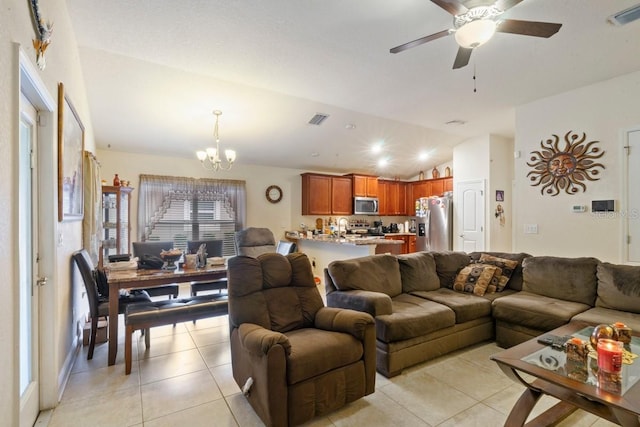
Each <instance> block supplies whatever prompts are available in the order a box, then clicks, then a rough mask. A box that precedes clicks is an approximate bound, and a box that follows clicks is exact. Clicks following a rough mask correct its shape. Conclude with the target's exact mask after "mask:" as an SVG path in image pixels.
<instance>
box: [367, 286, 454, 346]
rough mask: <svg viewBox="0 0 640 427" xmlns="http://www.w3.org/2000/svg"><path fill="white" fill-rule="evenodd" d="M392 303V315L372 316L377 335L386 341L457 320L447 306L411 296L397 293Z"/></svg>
mask: <svg viewBox="0 0 640 427" xmlns="http://www.w3.org/2000/svg"><path fill="white" fill-rule="evenodd" d="M391 305H392V306H393V313H392V314H385V315H382V316H377V317H376V318H375V320H376V338H377V339H378V340H381V341H384V342H387V343H389V342H394V341H400V340H406V339H409V338H415V337H419V336H423V335H426V334H429V333H431V332H433V331H436V330H439V329H443V328H447V327H449V326H453V325H455V322H456V316H455V313H454V312H453V310H451V309H450V308H449V307H447V306H445V305H442V304H438V303H437V302H433V301H429V300H426V299H424V298H418V297H416V296H413V295H409V294H401V295H398V296H396V297H395V298H393V299H392V300H391Z"/></svg>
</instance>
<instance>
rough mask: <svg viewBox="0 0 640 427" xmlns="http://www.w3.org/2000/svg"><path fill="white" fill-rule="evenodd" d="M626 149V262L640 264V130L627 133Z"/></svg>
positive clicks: (624, 212)
mask: <svg viewBox="0 0 640 427" xmlns="http://www.w3.org/2000/svg"><path fill="white" fill-rule="evenodd" d="M623 142H624V148H625V149H626V154H627V156H626V162H625V163H626V174H625V175H626V183H625V187H626V203H627V209H625V210H621V212H622V213H623V214H625V216H624V218H623V221H624V224H625V228H626V236H627V237H626V239H624V241H625V243H626V251H625V252H624V253H625V255H626V259H625V262H628V263H633V264H640V226H638V224H639V223H640V192H639V191H638V190H637V187H635V185H637V183H638V182H640V129H635V130H631V131H629V132H627V134H626V141H623Z"/></svg>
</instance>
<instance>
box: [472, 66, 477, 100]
mask: <svg viewBox="0 0 640 427" xmlns="http://www.w3.org/2000/svg"><path fill="white" fill-rule="evenodd" d="M476 92H477V90H476V63H475V62H474V63H473V93H476Z"/></svg>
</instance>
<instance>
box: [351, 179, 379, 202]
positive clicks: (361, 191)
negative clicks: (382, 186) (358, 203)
mask: <svg viewBox="0 0 640 427" xmlns="http://www.w3.org/2000/svg"><path fill="white" fill-rule="evenodd" d="M347 176H350V177H351V179H352V181H353V196H354V197H356V196H358V197H379V196H380V192H379V185H378V177H377V176H369V175H355V174H352V175H347Z"/></svg>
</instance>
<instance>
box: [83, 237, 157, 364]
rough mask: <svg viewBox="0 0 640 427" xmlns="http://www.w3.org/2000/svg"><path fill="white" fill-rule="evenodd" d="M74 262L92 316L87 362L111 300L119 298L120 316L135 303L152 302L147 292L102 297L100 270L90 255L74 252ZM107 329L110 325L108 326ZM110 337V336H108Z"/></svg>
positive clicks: (91, 357) (91, 356)
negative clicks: (99, 278)
mask: <svg viewBox="0 0 640 427" xmlns="http://www.w3.org/2000/svg"><path fill="white" fill-rule="evenodd" d="M71 257H72V259H73V261H74V262H75V264H76V265H77V266H78V270H80V275H81V276H82V281H83V282H84V288H85V290H86V291H87V299H88V300H89V315H90V316H91V330H90V335H89V353H88V354H87V360H91V359H93V350H94V349H95V346H96V334H97V332H98V320H99V319H100V318H101V317H104V318H105V319H107V318H108V315H109V298H119V301H118V308H119V309H118V314H122V313H124V312H125V310H126V308H127V305H129V304H135V303H144V302H150V301H151V298H149V294H147V293H146V292H140V291H138V292H135V293H131V294H126V295H120V294H118V295H116V296H112V295H109V296H106V295H101V294H100V293H99V291H98V282H97V275H98V274H99V273H98V270H97V269H95V268H94V266H93V261H91V257H90V256H89V253H88V252H87V251H86V250H84V249H81V250H79V251H76V252H74V253H73V254H72V255H71ZM107 327H109V325H108V324H107ZM107 336H108V335H107Z"/></svg>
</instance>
